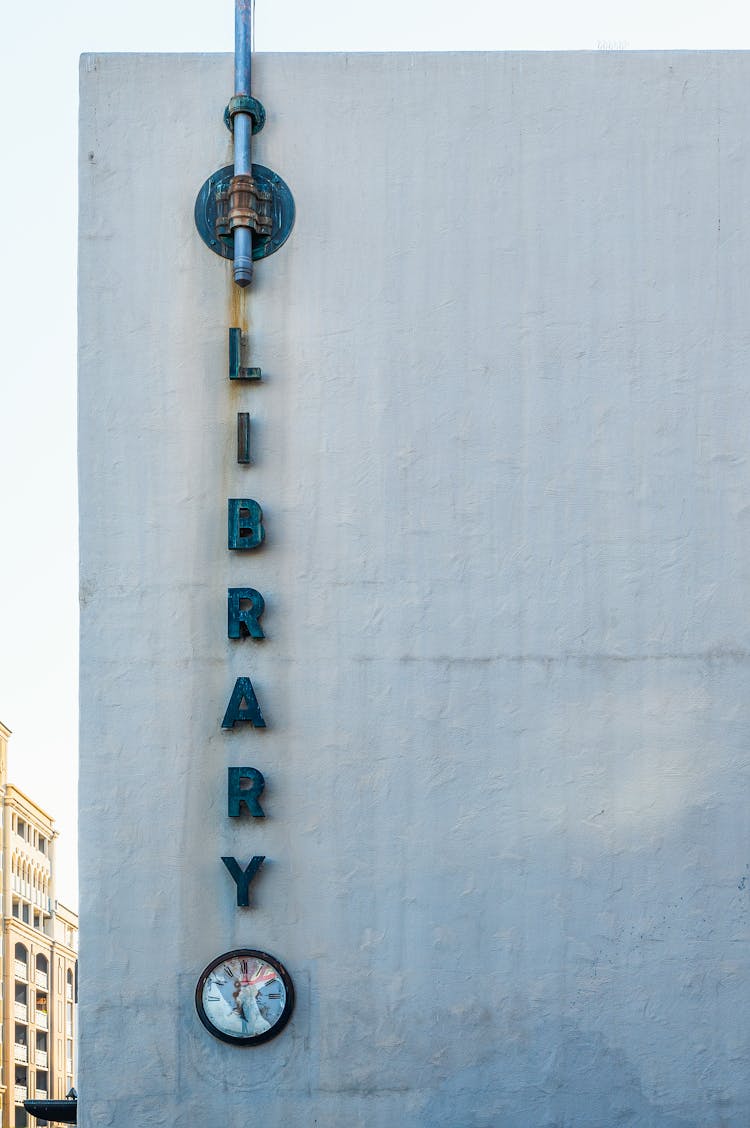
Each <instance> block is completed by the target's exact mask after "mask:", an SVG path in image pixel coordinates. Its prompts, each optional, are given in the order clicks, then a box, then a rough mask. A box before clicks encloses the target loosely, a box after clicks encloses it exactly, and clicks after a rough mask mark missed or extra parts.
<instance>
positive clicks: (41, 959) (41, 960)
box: [35, 952, 49, 991]
mask: <svg viewBox="0 0 750 1128" xmlns="http://www.w3.org/2000/svg"><path fill="white" fill-rule="evenodd" d="M48 973H49V963H48V961H47V957H46V956H44V955H42V953H41V952H40V953H39V955H38V956H37V958H36V977H35V982H36V985H37V987H42V988H43V989H44V990H45V991H46V990H47V988H48V987H49V980H48Z"/></svg>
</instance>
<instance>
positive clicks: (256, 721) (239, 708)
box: [221, 678, 266, 729]
mask: <svg viewBox="0 0 750 1128" xmlns="http://www.w3.org/2000/svg"><path fill="white" fill-rule="evenodd" d="M243 701H244V702H245V705H244V707H243V704H242V702H243ZM237 721H249V722H250V724H251V725H254V726H255V728H265V727H266V722H265V721H264V720H263V714H262V713H261V711H260V705H259V704H258V698H257V697H256V696H255V690H254V689H253V683H252V682H251V681H250V678H237V681H236V682H235V683H234V689H233V690H232V696H231V697H230V698H229V704H228V705H227V711H226V713H225V714H224V720H223V721H222V722H221V727H222V728H225V729H228V728H234V726H235V725H236V723H237Z"/></svg>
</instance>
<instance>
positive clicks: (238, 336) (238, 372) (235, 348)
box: [229, 329, 261, 380]
mask: <svg viewBox="0 0 750 1128" xmlns="http://www.w3.org/2000/svg"><path fill="white" fill-rule="evenodd" d="M241 350H242V332H241V330H240V329H230V330H229V379H230V380H260V378H261V372H260V369H259V368H243V367H242V364H241V363H240V359H241Z"/></svg>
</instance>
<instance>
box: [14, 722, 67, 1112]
mask: <svg viewBox="0 0 750 1128" xmlns="http://www.w3.org/2000/svg"><path fill="white" fill-rule="evenodd" d="M9 736H10V731H9V730H8V729H7V728H6V727H5V726H4V725H3V724H1V723H0V798H1V799H2V806H1V807H0V815H1V816H2V822H1V823H0V828H1V830H2V862H1V865H0V874H1V879H2V922H3V931H2V977H1V980H0V983H1V986H2V1025H1V1028H0V1033H1V1034H2V1054H1V1055H0V1058H1V1061H2V1073H1V1075H0V1100H2V1119H1V1120H0V1124H1V1125H2V1128H16V1126H21V1125H26V1124H34V1123H37V1124H44V1123H45V1122H44V1121H34V1120H33V1119H32V1118H30V1117H27V1113H26V1111H25V1109H24V1107H23V1102H24V1101H25V1100H27V1099H34V1098H37V1099H44V1098H48V1097H49V1098H54V1099H58V1098H61V1097H64V1096H65V1095H66V1093H67V1092H68V1090H69V1089H70V1088H71V1087H72V1086H73V1084H74V1063H75V1038H76V996H77V990H76V974H77V937H78V916H77V914H76V913H74V912H73V911H72V910H71V909H68V908H66V907H65V906H64V905H62V904H60V902H59V901H58V900H57V899H56V897H55V839H56V837H57V832H56V831H55V826H54V822H53V821H52V817H51V816H50V815H48V814H47V812H46V811H44V810H42V808H41V807H39V806H38V805H37V804H36V803H35V802H34V801H33V800H32V799H30V798H29V797H28V796H27V795H25V794H24V793H23V792H22V791H20V790H19V789H18V788H17V787H14V786H13V784H10V783H8V781H7V780H8V773H7V747H8V738H9Z"/></svg>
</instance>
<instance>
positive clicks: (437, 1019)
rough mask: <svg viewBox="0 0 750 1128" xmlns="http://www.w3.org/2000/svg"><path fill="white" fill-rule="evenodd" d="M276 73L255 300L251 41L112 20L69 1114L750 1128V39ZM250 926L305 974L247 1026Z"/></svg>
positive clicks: (99, 116)
mask: <svg viewBox="0 0 750 1128" xmlns="http://www.w3.org/2000/svg"><path fill="white" fill-rule="evenodd" d="M255 73H256V83H255V90H254V92H255V93H256V95H257V96H258V97H260V98H261V100H262V101H263V103H264V104H265V106H266V109H267V112H268V122H267V125H266V128H265V130H264V132H263V133H262V134H260V135H259V137H258V138H257V141H256V145H255V150H254V155H255V159H256V160H257V161H259V162H261V163H263V164H265V165H267V166H269V167H271V168H273V169H274V170H275V171H276V172H278V173H279V174H280V175H281V176H283V177H284V179H285V180H286V181H287V183H288V184H289V186H290V187H291V189H292V192H293V194H294V197H295V201H296V206H297V223H296V226H295V229H294V232H293V234H292V236H291V238H290V240H289V242H288V243H287V245H286V246H285V247H284V248H283V249H282V250H281V251H279V252H278V253H277V254H276V255H275V256H274V257H273V258H271V259H269V260H268V261H266V262H263V263H261V264H260V265H259V266H258V269H257V277H256V281H255V283H254V284H253V286H252V287H251V288H250V290H249V291H248V292H246V293H245V294H244V295H240V293H239V292H238V291H237V290H236V289H235V288H234V287H233V285H232V283H231V281H230V275H229V268H228V267H227V266H226V264H224V263H222V262H221V261H220V260H219V259H218V258H216V257H215V256H214V255H212V254H211V253H210V252H209V251H208V250H207V248H206V247H205V246H204V245H203V243H202V242H201V241H200V239H199V238H198V235H197V233H196V230H195V228H194V225H193V215H192V212H193V203H194V200H195V196H196V193H197V191H198V188H199V187H200V185H201V184H202V182H203V181H204V180H205V179H206V177H207V176H208V175H209V174H210V173H211V172H213V171H214V170H215V169H217V168H219V167H220V166H221V165H223V164H225V163H229V160H230V149H229V135H228V134H227V133H226V132H225V131H224V130H223V126H222V125H221V114H222V110H223V107H224V105H225V104H226V101H227V99H228V97H229V95H230V94H231V86H232V62H231V58H230V57H228V56H227V57H210V56H173V57H168V56H151V57H140V56H85V57H84V58H83V60H82V72H81V82H82V85H81V90H82V99H81V179H80V197H81V227H80V503H81V770H80V779H81V785H80V804H81V921H82V937H81V943H82V951H81V956H82V977H81V998H80V1002H81V1006H80V1016H81V1043H80V1069H79V1076H80V1090H81V1094H82V1097H81V1112H80V1117H79V1123H81V1124H83V1125H84V1128H95V1126H96V1128H99V1126H104V1125H106V1126H112V1128H126V1126H127V1128H130V1125H132V1124H138V1125H140V1126H142V1128H156V1126H161V1125H164V1126H169V1128H173V1126H174V1125H176V1124H196V1125H197V1124H209V1125H216V1124H222V1125H225V1126H226V1128H240V1126H241V1125H242V1126H244V1125H245V1124H247V1123H248V1120H249V1118H252V1120H253V1122H257V1123H263V1124H264V1125H267V1126H268V1128H281V1126H282V1125H283V1126H285V1128H288V1126H289V1125H299V1126H300V1128H310V1126H312V1125H316V1124H318V1125H321V1126H322V1125H325V1126H326V1128H355V1126H362V1128H381V1126H386V1125H387V1126H391V1125H399V1126H403V1128H412V1126H414V1128H416V1126H424V1128H546V1126H553V1125H554V1126H563V1125H575V1128H601V1126H602V1125H605V1124H606V1125H610V1124H615V1123H616V1124H631V1125H637V1126H639V1128H646V1126H653V1128H707V1126H709V1125H710V1126H711V1128H719V1126H720V1125H721V1126H723V1128H745V1126H746V1125H747V1123H748V1121H749V1120H750V1084H749V1082H748V1073H747V1060H748V1054H749V1052H750V1030H749V1029H748V1020H747V1015H748V1013H750V1012H749V1010H748V1003H749V1002H750V999H749V998H748V995H749V994H750V986H749V980H748V940H749V938H750V931H749V918H748V911H749V909H750V853H749V852H748V821H749V816H748V803H747V785H748V757H747V743H748V725H749V723H750V710H749V709H748V694H747V681H748V673H749V672H750V661H749V655H750V651H749V649H748V647H749V645H750V595H749V594H748V593H749V592H750V463H749V462H748V457H747V449H748V420H749V419H750V380H749V379H748V372H749V371H750V368H749V366H748V361H749V360H750V355H749V352H750V350H749V346H750V330H749V329H748V325H750V317H749V316H748V314H749V313H750V310H749V309H748V306H749V305H750V297H749V295H750V291H749V290H748V285H747V276H748V266H749V265H750V223H749V222H748V207H747V201H748V199H750V166H749V165H748V158H747V138H748V135H749V131H748V127H749V126H750V95H749V94H748V91H749V90H750V58H748V57H747V56H746V55H744V54H739V53H738V54H732V53H728V54H697V53H696V54H693V53H688V54H685V53H674V54H669V53H654V54H627V55H620V54H609V53H606V54H566V55H555V54H507V55H505V54H503V55H498V54H477V55H391V56H382V55H363V56H348V55H337V56H315V55H307V56H260V57H259V58H258V60H257V66H256V72H255ZM230 325H242V326H244V327H245V328H247V329H248V330H249V333H250V341H251V359H250V361H249V362H250V363H252V364H256V365H260V366H261V367H262V369H263V371H264V380H263V382H262V383H261V384H260V385H258V386H254V387H252V388H251V389H247V388H245V387H237V386H235V385H234V384H230V383H229V381H228V380H227V365H226V351H227V328H228V326H230ZM241 410H248V411H250V412H251V414H252V417H253V424H252V426H253V438H254V442H255V455H254V457H255V461H254V464H253V465H252V466H251V467H249V468H244V467H240V466H238V465H237V464H236V461H235V452H234V444H235V419H236V413H237V411H241ZM229 497H252V498H254V499H256V500H257V501H258V502H259V503H260V504H261V505H262V507H263V510H264V514H265V528H266V534H267V535H266V542H265V544H264V545H263V547H262V548H261V549H259V550H257V551H254V552H246V553H237V552H229V551H228V550H227V547H226V543H227V541H226V528H227V524H226V523H227V498H229ZM240 585H250V586H252V587H254V588H257V589H258V590H259V591H260V592H261V593H262V594H263V596H264V598H265V601H266V613H265V616H264V620H263V622H264V627H265V631H266V638H265V639H264V640H263V641H262V642H257V643H256V642H253V641H252V640H241V641H239V642H237V641H232V640H230V639H228V638H227V637H226V591H227V587H228V586H240ZM243 675H248V676H250V677H252V680H253V685H254V687H255V690H256V692H257V694H258V698H259V701H260V703H261V707H262V709H263V712H264V715H265V718H266V721H267V726H268V727H267V728H266V729H265V730H257V729H251V728H250V726H245V729H246V730H247V729H249V731H231V732H223V731H222V730H221V728H220V725H221V720H222V716H223V714H224V710H225V708H226V705H227V702H228V700H229V696H230V692H231V689H232V686H233V685H234V681H235V678H237V677H239V676H243ZM230 765H253V766H254V767H256V768H258V769H260V770H261V771H262V772H263V774H264V776H265V778H266V783H267V787H266V792H265V795H264V805H265V808H266V814H267V817H266V819H265V820H263V821H261V820H249V819H243V820H241V821H240V825H236V821H235V820H229V819H228V818H227V817H226V813H225V812H226V771H227V767H228V766H230ZM254 854H263V855H265V856H266V857H267V862H266V864H265V866H264V867H263V870H262V871H261V873H260V876H259V877H258V879H257V880H256V881H255V882H254V884H253V886H252V891H253V894H252V895H253V901H254V907H253V908H251V909H249V910H238V909H237V908H236V907H235V904H234V894H233V886H232V882H231V880H230V878H229V877H228V874H227V872H226V871H225V870H224V868H223V866H222V863H221V861H220V858H221V856H222V855H235V856H236V857H237V858H239V859H241V860H242V861H243V862H245V861H247V860H248V859H249V858H250V857H251V856H252V855H254ZM241 945H247V946H249V947H257V948H262V949H265V950H268V951H270V952H272V953H273V954H275V955H276V956H278V957H279V958H280V959H281V960H282V961H283V962H284V963H285V964H286V965H287V967H288V969H289V971H290V972H291V974H292V976H293V978H294V981H295V984H296V988H297V996H298V997H297V1007H296V1011H295V1014H294V1016H293V1018H292V1021H291V1023H290V1025H289V1026H288V1027H287V1029H286V1030H285V1031H284V1033H283V1034H281V1035H280V1036H279V1037H278V1038H276V1039H274V1040H273V1041H271V1042H268V1043H267V1044H265V1045H263V1046H260V1047H257V1048H251V1049H238V1048H233V1047H230V1046H226V1045H224V1044H222V1043H220V1042H218V1041H216V1040H214V1039H212V1038H211V1037H210V1035H209V1034H208V1033H207V1032H206V1031H205V1030H204V1029H203V1028H202V1027H201V1025H200V1024H199V1022H198V1020H197V1017H196V1014H195V1009H194V1002H193V993H194V989H195V983H196V980H197V978H198V976H199V974H200V972H201V970H202V969H203V967H204V966H205V965H206V964H207V963H208V962H209V961H210V960H211V959H212V958H213V957H215V956H217V955H219V954H220V953H221V952H223V951H226V950H228V949H231V948H233V947H237V946H241Z"/></svg>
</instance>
